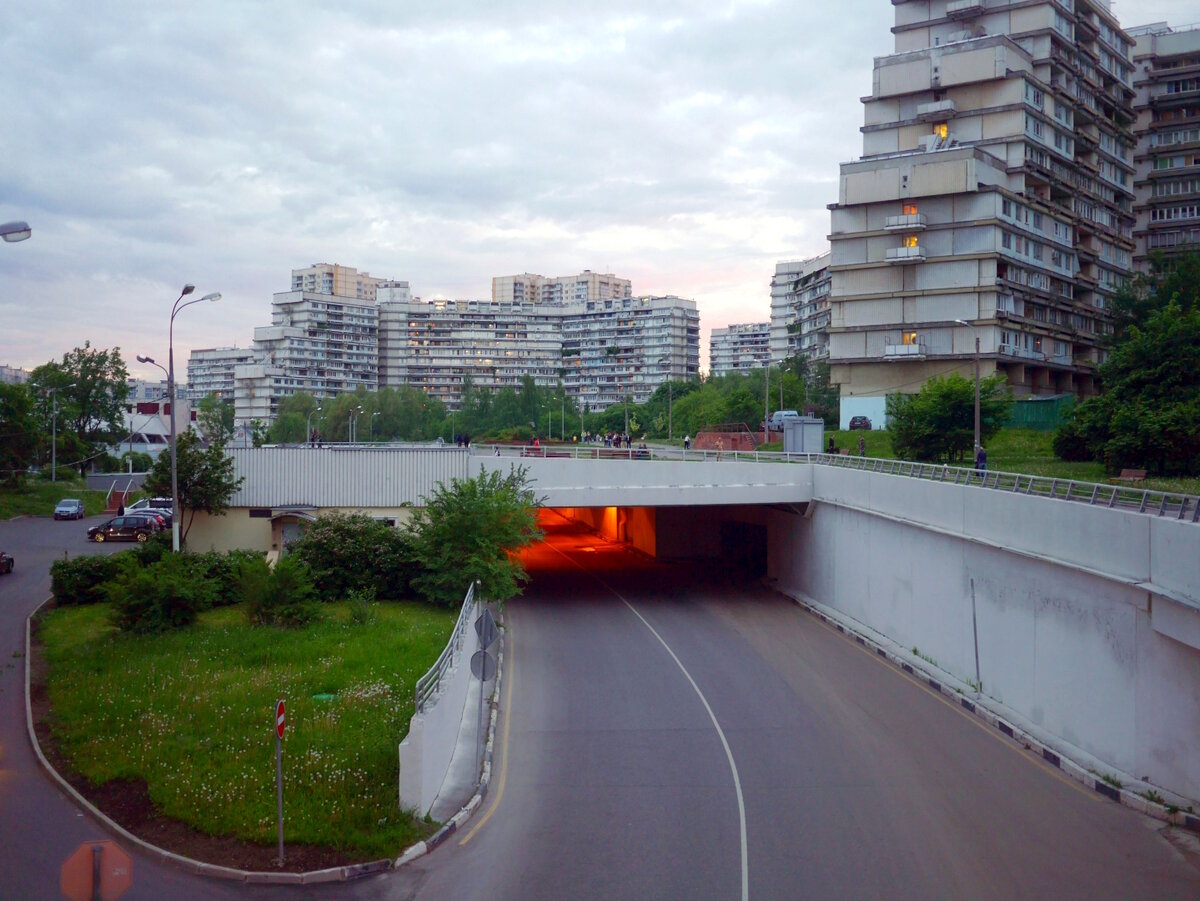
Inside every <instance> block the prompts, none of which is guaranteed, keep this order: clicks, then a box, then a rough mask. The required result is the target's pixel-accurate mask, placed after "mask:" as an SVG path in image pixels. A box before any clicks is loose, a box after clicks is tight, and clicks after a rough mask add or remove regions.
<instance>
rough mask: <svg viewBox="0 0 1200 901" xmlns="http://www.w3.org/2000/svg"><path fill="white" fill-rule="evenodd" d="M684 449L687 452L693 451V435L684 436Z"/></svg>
mask: <svg viewBox="0 0 1200 901" xmlns="http://www.w3.org/2000/svg"><path fill="white" fill-rule="evenodd" d="M683 449H684V450H685V451H686V450H691V449H692V436H691V435H684V436H683Z"/></svg>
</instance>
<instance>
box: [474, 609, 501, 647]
mask: <svg viewBox="0 0 1200 901" xmlns="http://www.w3.org/2000/svg"><path fill="white" fill-rule="evenodd" d="M475 634H476V635H478V636H479V646H480V647H481V648H490V647H491V646H492V645H493V644H494V643H495V641H496V639H497V638H499V637H500V631H499V630H498V629H497V628H496V620H495V618H494V617H493V616H492V611H491V610H489V609H488V608H487V607H484V608H483V613H481V614H479V616H478V617H477V618H476V620H475Z"/></svg>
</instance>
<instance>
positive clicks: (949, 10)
mask: <svg viewBox="0 0 1200 901" xmlns="http://www.w3.org/2000/svg"><path fill="white" fill-rule="evenodd" d="M982 12H983V0H953V2H951V3H947V4H946V17H947V18H950V19H969V18H971V17H973V16H977V15H979V14H980V13H982Z"/></svg>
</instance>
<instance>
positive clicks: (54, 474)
mask: <svg viewBox="0 0 1200 901" xmlns="http://www.w3.org/2000/svg"><path fill="white" fill-rule="evenodd" d="M26 237H29V236H28V235H26ZM74 387H75V382H71V384H69V385H56V386H54V387H53V388H51V389H50V407H51V410H50V481H51V482H56V481H58V392H59V391H62V390H65V389H67V388H74Z"/></svg>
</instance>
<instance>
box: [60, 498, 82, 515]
mask: <svg viewBox="0 0 1200 901" xmlns="http://www.w3.org/2000/svg"><path fill="white" fill-rule="evenodd" d="M83 517H84V512H83V501H81V500H76V499H75V498H73V497H68V498H63V499H62V500H61V501H59V502H58V506H57V507H55V508H54V518H55V519H83Z"/></svg>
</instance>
